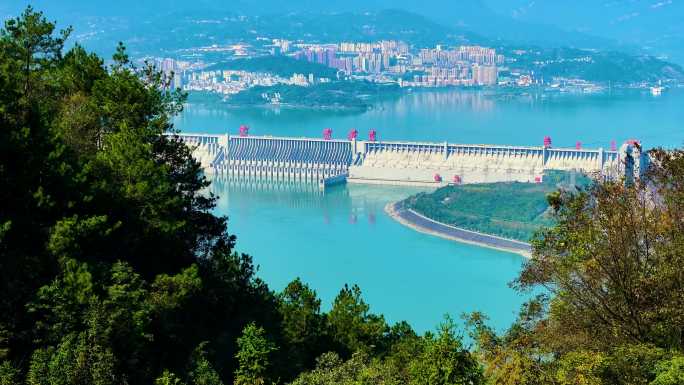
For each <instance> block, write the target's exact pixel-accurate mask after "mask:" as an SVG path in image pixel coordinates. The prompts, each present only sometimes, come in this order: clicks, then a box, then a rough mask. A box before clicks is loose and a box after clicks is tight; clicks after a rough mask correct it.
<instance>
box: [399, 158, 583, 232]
mask: <svg viewBox="0 0 684 385" xmlns="http://www.w3.org/2000/svg"><path fill="white" fill-rule="evenodd" d="M573 179H574V180H573ZM588 184H589V180H588V178H587V177H585V176H582V175H581V174H576V175H572V174H570V173H566V172H560V171H550V172H547V173H546V175H544V178H543V182H542V183H539V184H530V183H517V182H514V183H484V184H467V185H450V186H446V187H442V188H440V189H437V190H436V191H434V192H432V193H420V194H417V195H414V196H412V197H410V198H408V199H407V200H406V201H405V204H406V206H407V207H409V208H411V209H413V210H415V211H416V212H419V213H421V214H422V215H424V216H426V217H428V218H431V219H434V220H436V221H438V222H442V223H446V224H448V225H452V226H456V227H461V228H465V229H469V230H473V231H479V232H482V233H487V234H493V235H499V236H502V237H507V238H513V239H517V240H521V241H525V242H527V241H529V240H530V239H531V238H532V236H533V235H534V233H535V232H536V231H537V230H539V229H540V228H541V227H542V226H550V225H552V224H553V220H552V216H551V214H550V212H549V204H548V202H547V195H548V194H550V193H553V192H555V191H557V190H559V189H566V190H568V189H572V190H575V189H576V188H577V187H581V186H587V185H588Z"/></svg>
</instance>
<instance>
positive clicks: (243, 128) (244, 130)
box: [240, 124, 249, 136]
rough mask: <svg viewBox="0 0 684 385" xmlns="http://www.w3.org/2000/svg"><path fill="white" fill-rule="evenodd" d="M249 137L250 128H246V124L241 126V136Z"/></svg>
mask: <svg viewBox="0 0 684 385" xmlns="http://www.w3.org/2000/svg"><path fill="white" fill-rule="evenodd" d="M248 135H249V127H247V126H245V125H244V124H243V125H242V126H240V136H248Z"/></svg>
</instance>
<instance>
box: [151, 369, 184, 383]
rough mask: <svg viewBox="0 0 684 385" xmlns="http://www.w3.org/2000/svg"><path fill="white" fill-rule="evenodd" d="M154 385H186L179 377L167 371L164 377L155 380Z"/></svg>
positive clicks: (163, 374)
mask: <svg viewBox="0 0 684 385" xmlns="http://www.w3.org/2000/svg"><path fill="white" fill-rule="evenodd" d="M154 385H184V383H183V381H181V380H180V378H178V376H176V375H175V374H173V373H172V372H170V371H168V370H166V369H165V370H164V372H163V373H162V375H161V376H159V377H157V379H156V380H154Z"/></svg>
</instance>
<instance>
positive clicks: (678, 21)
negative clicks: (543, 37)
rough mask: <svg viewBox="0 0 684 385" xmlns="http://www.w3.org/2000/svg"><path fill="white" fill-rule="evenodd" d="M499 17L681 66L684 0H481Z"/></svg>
mask: <svg viewBox="0 0 684 385" xmlns="http://www.w3.org/2000/svg"><path fill="white" fill-rule="evenodd" d="M485 1H486V3H487V4H488V5H489V6H490V7H491V9H493V10H495V11H497V12H498V13H499V14H500V15H501V16H502V17H509V18H512V19H514V20H517V21H519V22H521V23H546V24H553V25H555V26H557V27H559V28H562V29H564V30H566V31H570V32H580V33H586V34H591V35H595V36H602V37H604V38H608V39H612V40H614V41H616V42H618V43H619V44H621V45H632V46H638V47H639V48H641V49H643V50H644V51H646V52H648V53H650V54H651V55H655V56H661V55H662V56H667V57H669V58H670V59H672V60H674V61H677V62H679V63H680V64H684V0H636V1H635V0H574V1H571V2H570V1H557V0H485Z"/></svg>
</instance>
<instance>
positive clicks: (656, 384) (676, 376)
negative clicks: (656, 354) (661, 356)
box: [651, 356, 684, 385]
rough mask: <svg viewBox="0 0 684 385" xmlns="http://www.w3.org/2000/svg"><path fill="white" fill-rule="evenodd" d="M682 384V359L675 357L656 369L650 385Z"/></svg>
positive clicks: (683, 372) (683, 366)
mask: <svg viewBox="0 0 684 385" xmlns="http://www.w3.org/2000/svg"><path fill="white" fill-rule="evenodd" d="M675 384H684V357H683V356H676V357H674V358H672V359H670V360H668V361H665V362H662V363H661V364H659V365H658V368H657V369H656V378H655V379H654V380H653V382H651V385H675Z"/></svg>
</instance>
